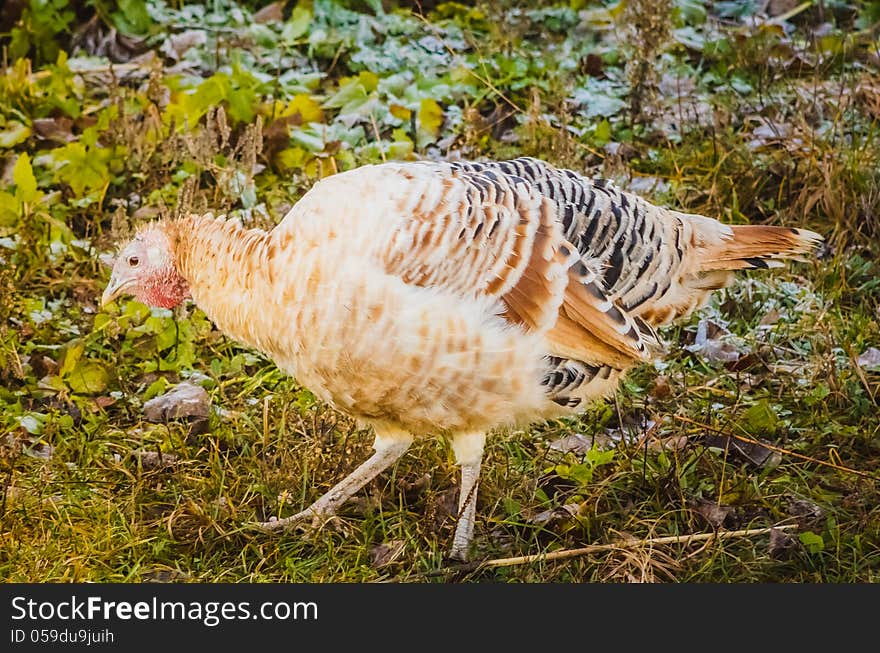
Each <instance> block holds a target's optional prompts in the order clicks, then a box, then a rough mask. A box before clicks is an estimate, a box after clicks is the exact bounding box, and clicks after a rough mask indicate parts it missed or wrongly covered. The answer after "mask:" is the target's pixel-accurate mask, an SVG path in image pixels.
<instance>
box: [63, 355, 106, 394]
mask: <svg viewBox="0 0 880 653" xmlns="http://www.w3.org/2000/svg"><path fill="white" fill-rule="evenodd" d="M108 379H109V374H108V373H107V370H106V369H105V368H104V366H103V365H102V364H101V363H98V362H95V361H87V360H81V361H80V362H79V364H78V365H77V366H76V367H75V368H74V370H73V371H72V372H71V373H70V375H69V376H68V377H67V379H65V380H66V382H67V385H68V386H70V389H71V390H72V391H73V392H75V393H77V394H97V393H99V392H103V391H104V390H106V389H107V381H108Z"/></svg>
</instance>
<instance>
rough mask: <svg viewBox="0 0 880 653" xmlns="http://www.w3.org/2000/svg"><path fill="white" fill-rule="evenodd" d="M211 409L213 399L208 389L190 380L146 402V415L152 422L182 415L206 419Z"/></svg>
mask: <svg viewBox="0 0 880 653" xmlns="http://www.w3.org/2000/svg"><path fill="white" fill-rule="evenodd" d="M210 411H211V399H210V397H209V396H208V393H207V391H206V390H205V389H204V388H203V387H202V386H200V385H194V384H192V383H190V382H188V381H184V382H183V383H179V384H177V385H176V386H174V387H173V388H172V389H171V390H169V391H168V392H165V393H164V394H161V395H159V396H158V397H154V398H152V399H150V400H149V401H147V402H145V403H144V417H146V418H147V419H148V420H149V421H151V422H164V421H167V420H169V419H180V418H181V417H187V418H196V419H206V418H207V417H208V415H209V414H210Z"/></svg>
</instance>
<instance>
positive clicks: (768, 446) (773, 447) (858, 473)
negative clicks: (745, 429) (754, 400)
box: [672, 415, 880, 481]
mask: <svg viewBox="0 0 880 653" xmlns="http://www.w3.org/2000/svg"><path fill="white" fill-rule="evenodd" d="M672 417H674V418H675V419H677V420H679V421H681V422H687V423H688V424H693V425H694V426H699V427H701V428H704V429H708V430H709V431H714V432H715V433H720V434H721V435H725V436H727V437H729V438H735V439H737V440H740V441H741V442H748V443H749V444H756V445H758V446H759V447H764V448H765V449H770V451H777V452H779V453H784V454H786V455H789V456H794V457H795V458H800V459H801V460H806V461H809V462H811V463H815V464H817V465H824V466H825V467H832V468H834V469H837V470H839V471H841V472H849V473H850V474H855V475H856V476H863V477H865V478H869V479H871V480H872V481H876V480H880V479H878V478H877V477H876V476H872V475H871V474H868V473H866V472H861V471H859V470H857V469H852V468H851V467H844V466H843V465H836V464H834V463H829V462H828V461H826V460H819V459H818V458H812V457H810V456H805V455H804V454H802V453H796V452H794V451H789V450H788V449H783V448H782V447H777V446H776V445H772V444H769V443H767V442H761V441H760V440H753V439H752V438H747V437H744V436H742V435H736V434H735V433H728V432H727V431H725V430H723V429H719V428H716V427H714V426H709V425H708V424H703V423H702V422H697V421H695V420H692V419H689V418H687V417H682V416H681V415H673V416H672Z"/></svg>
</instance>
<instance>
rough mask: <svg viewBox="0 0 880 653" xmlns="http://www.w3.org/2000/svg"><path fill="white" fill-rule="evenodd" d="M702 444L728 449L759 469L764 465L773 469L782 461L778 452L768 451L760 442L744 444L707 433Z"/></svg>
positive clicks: (717, 434)
mask: <svg viewBox="0 0 880 653" xmlns="http://www.w3.org/2000/svg"><path fill="white" fill-rule="evenodd" d="M702 442H703V444H704V445H705V446H707V447H716V448H718V449H726V450H727V452H728V453H729V454H732V455H734V456H735V457H737V458H740V459H741V460H745V461H746V462H749V463H751V464H753V465H756V466H757V467H762V466H764V465H766V466H768V467H773V466H775V465H778V464H779V462H780V460H781V459H782V456H781V455H780V454H779V453H778V452H775V451H773V450H772V449H768V448H767V447H765V446H763V445H761V444H760V443H759V442H754V443H753V442H743V441H742V440H738V439H736V438H732V437H730V436H726V435H722V434H720V433H706V434H705V435H704V436H703V439H702Z"/></svg>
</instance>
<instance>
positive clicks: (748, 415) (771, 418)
mask: <svg viewBox="0 0 880 653" xmlns="http://www.w3.org/2000/svg"><path fill="white" fill-rule="evenodd" d="M739 423H740V426H742V427H743V428H744V429H745V430H746V431H747V432H749V433H751V434H754V435H758V434H765V435H773V434H775V433H776V430H777V429H778V428H779V418H778V417H777V416H776V413H775V412H774V410H773V408H772V406H770V403H769V402H768V401H767V400H766V399H762V400H761V401H759V402H758V403H756V404H755V405H753V406H751V407H750V408H749V409H748V410H747V411H746V412H744V413H743V414H742V417H741V418H740V422H739Z"/></svg>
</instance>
